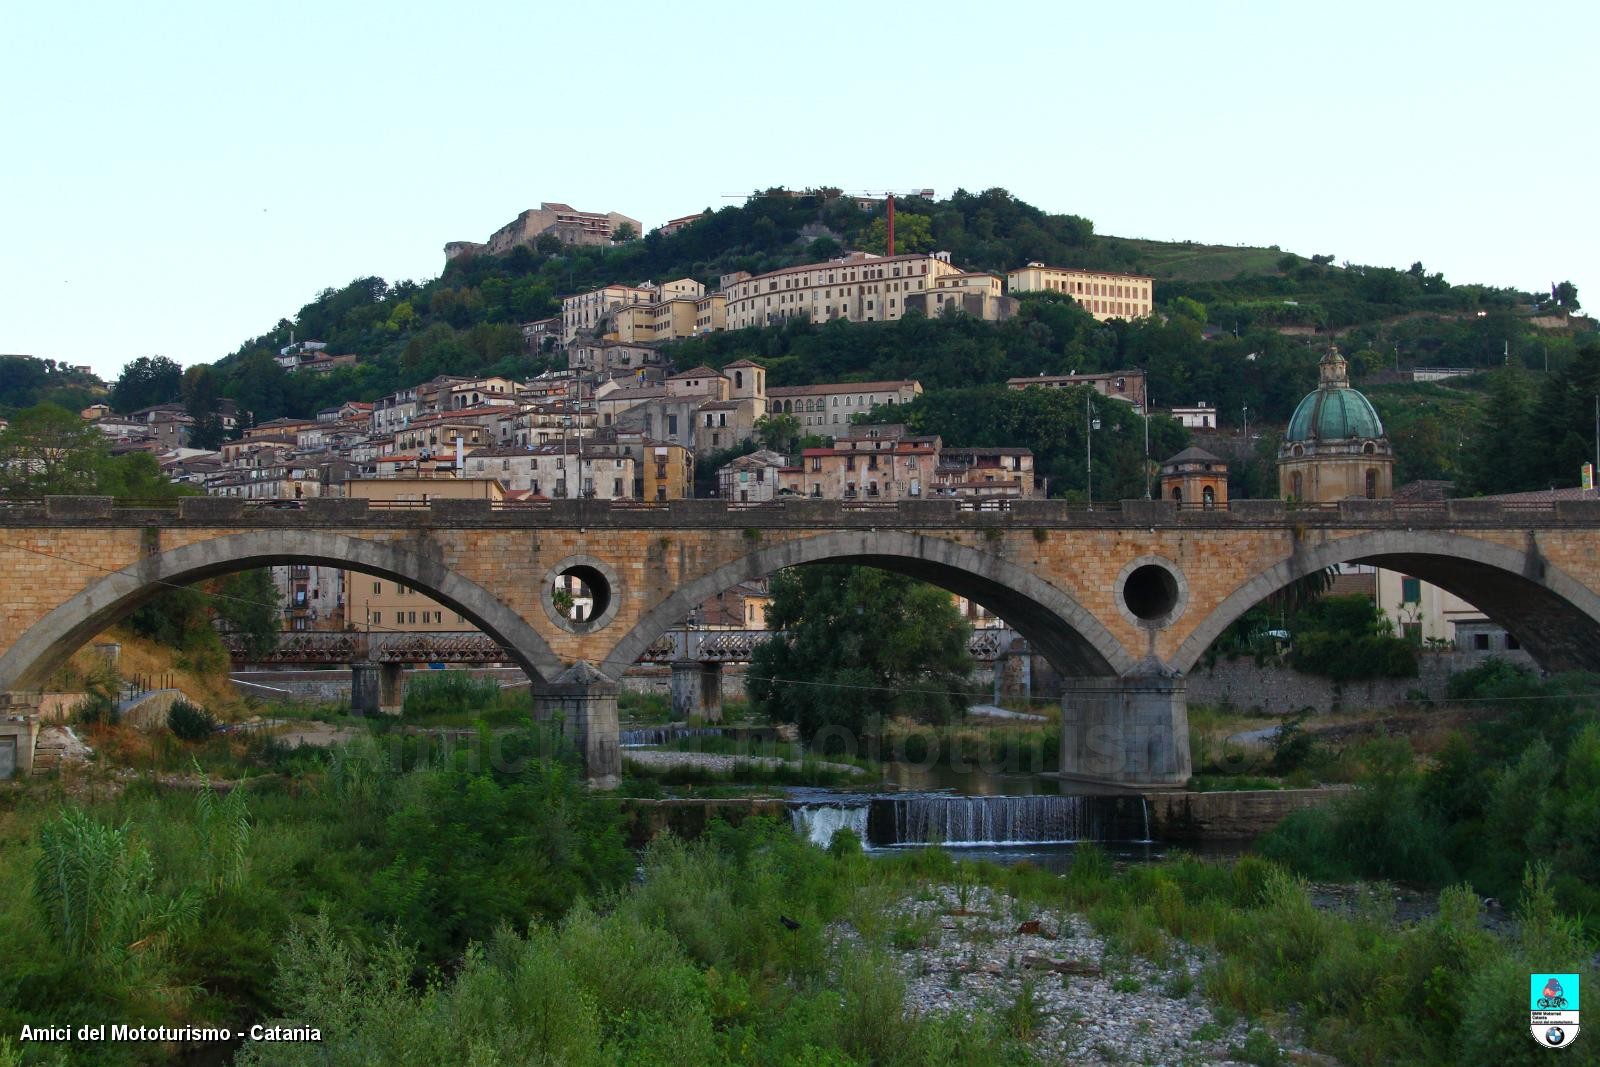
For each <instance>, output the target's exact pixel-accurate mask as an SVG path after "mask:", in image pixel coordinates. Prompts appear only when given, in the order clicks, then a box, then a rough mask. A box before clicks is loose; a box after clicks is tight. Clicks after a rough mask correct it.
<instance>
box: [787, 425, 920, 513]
mask: <svg viewBox="0 0 1600 1067" xmlns="http://www.w3.org/2000/svg"><path fill="white" fill-rule="evenodd" d="M940 445H941V442H940V440H939V438H938V437H937V436H932V437H916V436H912V435H910V434H908V433H907V432H906V428H905V427H904V426H900V425H860V426H849V427H844V428H842V432H841V433H840V435H839V436H837V437H835V438H834V442H833V445H832V446H831V447H829V448H807V449H805V450H803V451H802V452H801V454H800V468H801V473H800V483H799V485H797V486H791V487H789V488H790V489H791V491H794V492H803V493H804V494H805V495H807V496H813V497H822V498H824V499H828V500H881V501H884V502H886V503H888V502H893V501H897V500H920V499H922V498H923V497H926V496H931V495H932V485H933V482H934V476H935V472H936V471H937V470H938V468H939V451H940Z"/></svg>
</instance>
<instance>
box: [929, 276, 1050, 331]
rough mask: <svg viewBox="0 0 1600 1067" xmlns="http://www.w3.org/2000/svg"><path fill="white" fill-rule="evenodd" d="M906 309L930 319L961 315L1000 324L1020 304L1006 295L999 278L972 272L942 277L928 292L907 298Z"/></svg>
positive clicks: (1003, 285)
mask: <svg viewBox="0 0 1600 1067" xmlns="http://www.w3.org/2000/svg"><path fill="white" fill-rule="evenodd" d="M905 305H906V309H907V310H908V311H920V312H921V313H922V314H924V315H927V316H928V317H929V318H936V317H939V316H941V315H954V314H962V315H970V316H972V317H973V318H975V319H983V320H984V321H986V322H1003V321H1004V320H1006V319H1009V318H1011V317H1012V316H1013V315H1015V314H1016V313H1017V310H1018V309H1019V308H1020V307H1021V306H1022V302H1021V301H1020V300H1018V299H1016V298H1015V297H1010V296H1006V295H1005V282H1004V279H1002V278H1001V277H1000V275H998V274H989V273H983V272H974V273H959V274H945V275H941V276H940V277H938V278H936V279H934V284H933V287H932V288H931V289H924V290H922V291H920V292H912V293H908V294H906V298H905Z"/></svg>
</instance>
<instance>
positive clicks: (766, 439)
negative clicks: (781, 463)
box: [755, 412, 801, 456]
mask: <svg viewBox="0 0 1600 1067" xmlns="http://www.w3.org/2000/svg"><path fill="white" fill-rule="evenodd" d="M755 431H756V437H757V439H759V440H760V441H761V447H762V448H770V449H772V451H774V452H781V453H783V454H784V455H786V456H787V455H789V454H790V453H791V452H792V451H793V450H794V447H795V445H796V444H797V443H799V441H800V436H801V433H800V420H799V418H798V417H796V416H794V415H784V414H780V413H773V412H769V413H768V414H766V415H763V416H761V417H760V418H759V419H757V420H756V425H755Z"/></svg>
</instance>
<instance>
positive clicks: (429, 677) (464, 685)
mask: <svg viewBox="0 0 1600 1067" xmlns="http://www.w3.org/2000/svg"><path fill="white" fill-rule="evenodd" d="M532 707H533V705H532V703H531V701H530V698H529V696H528V691H527V690H526V689H524V688H520V687H519V688H512V689H502V688H500V683H499V682H498V681H496V680H495V679H494V678H479V677H476V676H474V675H472V674H471V673H469V672H467V671H449V670H446V671H429V672H428V673H426V674H415V675H413V676H412V677H411V680H410V682H409V683H408V684H407V685H406V695H405V702H404V704H402V705H401V712H400V714H401V717H402V718H403V719H405V721H406V722H409V723H416V724H419V725H428V726H470V725H472V724H473V723H475V722H480V721H481V722H486V723H491V724H506V725H514V724H518V723H527V722H528V720H529V719H530V718H531V717H532Z"/></svg>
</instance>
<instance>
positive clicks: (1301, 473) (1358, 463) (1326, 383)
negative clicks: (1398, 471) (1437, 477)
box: [1278, 347, 1394, 504]
mask: <svg viewBox="0 0 1600 1067" xmlns="http://www.w3.org/2000/svg"><path fill="white" fill-rule="evenodd" d="M1318 372H1319V376H1320V379H1321V380H1320V381H1319V382H1318V384H1317V388H1316V390H1315V391H1314V392H1312V393H1308V394H1307V395H1306V397H1305V399H1304V400H1302V401H1300V404H1299V406H1298V407H1296V408H1295V409H1294V415H1293V416H1291V417H1290V419H1289V428H1288V430H1287V431H1286V432H1285V433H1284V435H1283V445H1282V447H1280V448H1279V449H1278V495H1279V496H1281V497H1283V498H1284V499H1286V500H1296V501H1300V502H1302V503H1308V504H1324V503H1332V502H1335V501H1339V500H1346V499H1348V498H1350V497H1365V498H1367V499H1369V500H1375V499H1380V498H1383V497H1389V496H1393V495H1394V450H1393V449H1392V448H1391V447H1390V446H1389V439H1388V438H1387V437H1385V436H1384V433H1383V421H1382V420H1381V419H1379V418H1378V413H1377V411H1375V410H1373V407H1372V402H1371V401H1370V400H1368V399H1367V398H1366V397H1365V396H1363V395H1361V393H1360V392H1359V391H1358V390H1356V389H1352V388H1351V387H1350V368H1349V365H1348V364H1346V363H1345V359H1344V357H1343V356H1341V355H1340V354H1339V349H1338V348H1337V347H1334V348H1330V349H1329V350H1328V354H1327V355H1325V356H1323V357H1322V363H1321V364H1320V365H1319V367H1318Z"/></svg>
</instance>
